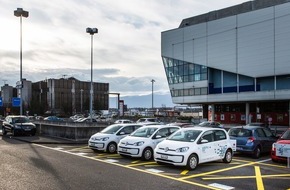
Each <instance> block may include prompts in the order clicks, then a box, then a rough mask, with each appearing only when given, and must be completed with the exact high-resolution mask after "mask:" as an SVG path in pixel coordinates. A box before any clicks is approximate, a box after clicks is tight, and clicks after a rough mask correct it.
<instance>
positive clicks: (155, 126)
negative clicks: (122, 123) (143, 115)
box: [142, 124, 180, 129]
mask: <svg viewBox="0 0 290 190" xmlns="http://www.w3.org/2000/svg"><path fill="white" fill-rule="evenodd" d="M145 127H154V128H158V129H159V128H166V127H178V128H180V127H179V126H175V125H160V124H158V125H144V126H142V128H145Z"/></svg>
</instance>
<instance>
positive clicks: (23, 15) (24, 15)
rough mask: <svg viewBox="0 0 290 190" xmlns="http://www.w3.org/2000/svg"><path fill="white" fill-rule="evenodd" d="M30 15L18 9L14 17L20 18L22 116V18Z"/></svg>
mask: <svg viewBox="0 0 290 190" xmlns="http://www.w3.org/2000/svg"><path fill="white" fill-rule="evenodd" d="M28 15H29V12H28V11H24V10H23V9H22V8H17V10H15V11H14V16H16V17H20V87H19V92H20V115H23V112H22V111H23V109H22V88H23V83H22V17H25V18H27V17H28Z"/></svg>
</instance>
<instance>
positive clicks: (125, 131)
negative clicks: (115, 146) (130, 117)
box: [117, 125, 135, 142]
mask: <svg viewBox="0 0 290 190" xmlns="http://www.w3.org/2000/svg"><path fill="white" fill-rule="evenodd" d="M134 130H135V126H134V125H128V126H125V127H123V128H122V129H121V130H120V131H119V132H118V133H117V141H118V142H119V141H120V140H121V139H122V138H124V137H126V136H127V135H129V134H131V133H132V132H133V131H134Z"/></svg>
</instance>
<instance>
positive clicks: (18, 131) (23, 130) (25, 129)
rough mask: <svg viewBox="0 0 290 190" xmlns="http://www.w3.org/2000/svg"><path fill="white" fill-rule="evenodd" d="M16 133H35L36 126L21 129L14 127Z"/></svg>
mask: <svg viewBox="0 0 290 190" xmlns="http://www.w3.org/2000/svg"><path fill="white" fill-rule="evenodd" d="M14 133H16V134H35V133H36V128H32V129H30V128H24V129H23V128H21V129H14Z"/></svg>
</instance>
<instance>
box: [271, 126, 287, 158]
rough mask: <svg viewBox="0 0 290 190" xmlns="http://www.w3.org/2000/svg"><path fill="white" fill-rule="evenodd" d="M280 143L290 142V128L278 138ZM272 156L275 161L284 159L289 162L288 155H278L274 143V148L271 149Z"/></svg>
mask: <svg viewBox="0 0 290 190" xmlns="http://www.w3.org/2000/svg"><path fill="white" fill-rule="evenodd" d="M276 143H278V144H290V128H289V129H287V130H286V131H285V132H284V133H283V134H282V136H281V137H280V138H279V139H278V140H277V142H276ZM271 158H272V161H273V162H278V161H282V162H287V157H280V156H276V148H274V145H273V146H272V150H271Z"/></svg>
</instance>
